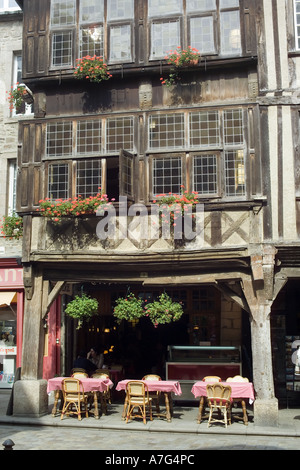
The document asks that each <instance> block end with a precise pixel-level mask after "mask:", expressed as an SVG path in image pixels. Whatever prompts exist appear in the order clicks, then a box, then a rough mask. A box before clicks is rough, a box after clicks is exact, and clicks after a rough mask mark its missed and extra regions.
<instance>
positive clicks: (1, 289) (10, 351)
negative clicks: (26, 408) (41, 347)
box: [0, 259, 24, 389]
mask: <svg viewBox="0 0 300 470" xmlns="http://www.w3.org/2000/svg"><path fill="white" fill-rule="evenodd" d="M23 310H24V287H23V268H22V266H20V265H19V264H18V263H17V261H16V260H15V259H10V260H8V259H5V260H2V261H1V262H0V389H4V388H12V386H13V382H14V379H15V375H16V370H17V368H18V367H21V352H22V326H23Z"/></svg>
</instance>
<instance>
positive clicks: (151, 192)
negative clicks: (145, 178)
mask: <svg viewBox="0 0 300 470" xmlns="http://www.w3.org/2000/svg"><path fill="white" fill-rule="evenodd" d="M175 158H179V159H180V160H181V176H180V178H181V181H180V183H179V188H178V189H179V190H178V192H176V194H180V188H181V187H182V185H184V182H185V181H186V155H185V153H184V152H167V154H160V153H157V154H154V153H151V154H149V175H150V185H149V197H150V200H154V199H158V200H159V198H160V197H159V195H161V194H163V193H155V192H154V184H153V179H154V161H155V160H157V159H175ZM168 194H169V193H166V195H168ZM173 194H175V193H173Z"/></svg>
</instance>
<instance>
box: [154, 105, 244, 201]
mask: <svg viewBox="0 0 300 470" xmlns="http://www.w3.org/2000/svg"><path fill="white" fill-rule="evenodd" d="M203 111H205V112H208V113H209V112H216V117H217V120H215V121H214V122H218V123H219V129H220V131H219V136H218V139H219V141H218V142H217V143H216V145H214V146H211V145H202V146H201V145H200V144H199V145H198V146H192V145H191V135H190V116H191V115H192V114H194V113H197V112H199V113H201V112H203ZM230 112H231V114H232V116H230ZM226 113H228V117H227V120H226V118H225V115H226ZM235 113H238V115H236V114H235ZM169 114H171V113H170V111H169V110H166V112H165V113H164V115H169ZM172 114H183V127H184V132H185V143H184V145H183V147H182V148H181V147H177V148H175V149H174V148H170V147H165V148H157V149H153V148H151V147H150V137H149V132H150V130H149V124H150V122H151V120H150V117H155V116H162V115H163V113H161V112H160V113H151V114H149V116H148V119H147V121H146V123H147V128H148V137H147V138H148V142H147V151H146V155H147V156H148V157H149V198H150V200H153V198H157V194H156V192H155V190H154V189H155V188H154V185H153V184H154V183H153V159H154V158H170V156H177V155H181V156H182V162H184V163H183V166H184V171H182V183H181V184H182V185H183V186H184V187H185V188H186V190H188V191H189V192H192V191H195V190H196V189H195V185H194V158H195V156H197V155H199V156H201V155H203V156H205V155H216V156H217V159H216V171H217V177H216V185H217V188H216V192H214V193H207V194H198V198H199V199H220V198H222V199H224V200H237V199H239V200H240V199H243V200H245V198H247V197H248V195H249V192H250V187H249V182H248V180H247V178H248V177H247V174H248V167H247V162H248V157H247V156H249V153H250V149H249V143H248V141H247V133H246V130H247V127H246V126H247V122H248V115H247V108H246V107H244V106H225V107H221V108H219V107H212V108H210V107H207V108H200V109H198V110H195V109H193V110H185V111H183V110H180V111H177V112H175V113H172ZM230 120H232V122H233V123H235V122H239V125H237V126H235V127H233V128H232V127H230V125H229V124H230ZM226 122H227V123H228V126H227V129H228V134H225V129H226ZM231 129H237V132H236V133H235V132H234V130H232V131H231ZM226 135H229V136H230V138H232V140H233V141H232V142H229V141H226ZM235 138H236V139H239V140H238V141H237V142H234V139H235ZM229 152H233V153H235V154H236V155H237V153H238V152H242V153H243V179H244V182H243V187H244V190H243V193H242V194H239V193H235V194H230V185H228V184H227V181H229V180H230V177H228V174H229V172H230V168H229V166H227V167H226V154H227V155H228V153H229ZM234 177H235V178H238V169H237V173H236V174H235V176H234ZM226 178H227V179H226ZM231 178H232V176H231Z"/></svg>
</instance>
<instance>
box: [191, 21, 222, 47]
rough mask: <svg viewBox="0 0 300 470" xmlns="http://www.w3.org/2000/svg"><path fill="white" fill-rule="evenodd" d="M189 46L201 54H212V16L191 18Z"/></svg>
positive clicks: (213, 45) (213, 39)
mask: <svg viewBox="0 0 300 470" xmlns="http://www.w3.org/2000/svg"><path fill="white" fill-rule="evenodd" d="M190 27H191V46H192V47H195V48H196V49H198V51H199V52H200V53H201V54H208V53H214V52H215V51H216V48H215V38H214V20H213V17H212V16H201V17H199V18H191V20H190Z"/></svg>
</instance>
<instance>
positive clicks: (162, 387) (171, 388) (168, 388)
mask: <svg viewBox="0 0 300 470" xmlns="http://www.w3.org/2000/svg"><path fill="white" fill-rule="evenodd" d="M132 380H137V379H125V380H121V381H120V382H118V384H117V386H116V390H118V391H120V390H125V391H126V385H127V383H128V382H130V381H132ZM139 382H144V383H145V384H146V385H147V387H148V391H149V392H161V393H163V394H164V397H165V404H166V413H159V414H158V413H155V414H156V415H159V416H162V417H165V418H166V419H167V421H168V422H171V421H172V415H173V400H172V393H174V394H175V395H181V393H182V392H181V387H180V383H179V382H178V381H177V380H139ZM127 405H128V399H127V395H125V402H124V408H123V412H122V419H125V417H126V410H127Z"/></svg>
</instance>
